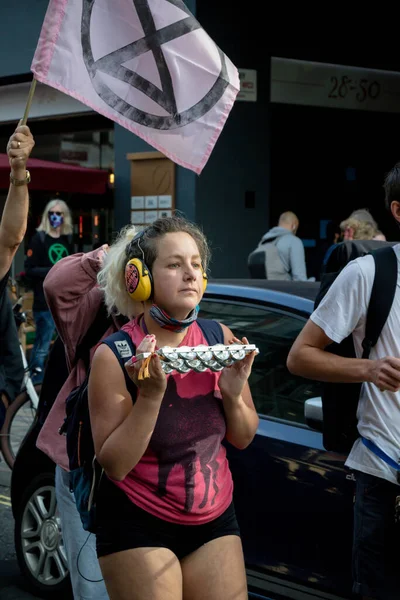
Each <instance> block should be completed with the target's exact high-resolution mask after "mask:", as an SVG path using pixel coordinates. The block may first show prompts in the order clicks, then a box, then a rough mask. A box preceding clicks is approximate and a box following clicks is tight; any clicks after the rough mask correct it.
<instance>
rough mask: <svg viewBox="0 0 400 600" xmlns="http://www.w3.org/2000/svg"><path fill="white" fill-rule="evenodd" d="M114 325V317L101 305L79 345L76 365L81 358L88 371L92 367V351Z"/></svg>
mask: <svg viewBox="0 0 400 600" xmlns="http://www.w3.org/2000/svg"><path fill="white" fill-rule="evenodd" d="M111 325H112V317H110V316H108V314H107V308H106V306H105V304H104V302H102V303H101V305H100V308H99V310H98V311H97V315H96V317H95V319H94V321H93V323H92V324H91V325H90V327H89V329H88V330H87V332H86V333H85V335H84V337H83V338H82V341H81V342H80V344H79V345H78V347H77V349H76V353H75V361H74V364H75V365H76V363H77V362H78V360H79V359H80V358H81V359H82V360H83V362H84V363H85V367H86V371H88V370H89V366H90V350H91V349H92V348H93V346H95V345H96V344H97V343H98V342H99V341H100V340H101V338H102V336H103V335H104V334H105V332H106V331H107V329H108V328H109V327H110V326H111Z"/></svg>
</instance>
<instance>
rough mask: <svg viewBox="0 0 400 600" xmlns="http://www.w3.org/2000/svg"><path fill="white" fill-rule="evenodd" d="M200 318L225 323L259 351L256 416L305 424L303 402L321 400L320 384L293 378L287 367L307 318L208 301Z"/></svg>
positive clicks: (254, 383)
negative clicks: (315, 398) (294, 343)
mask: <svg viewBox="0 0 400 600" xmlns="http://www.w3.org/2000/svg"><path fill="white" fill-rule="evenodd" d="M199 314H200V316H202V317H204V318H208V319H215V320H216V321H219V322H220V323H224V324H225V325H227V326H228V327H229V328H230V329H231V330H232V331H233V333H234V334H235V335H236V336H237V337H238V338H239V339H241V338H242V337H243V336H246V337H247V339H248V340H249V343H250V344H256V346H257V347H258V349H259V350H260V353H259V355H258V356H256V358H255V361H254V366H253V370H252V373H251V375H250V380H249V383H250V387H251V392H252V396H253V400H254V404H255V406H256V409H257V412H258V413H259V414H260V415H266V416H270V417H276V418H279V419H284V420H287V421H294V422H296V423H299V424H305V419H304V402H305V401H306V400H307V399H308V398H313V397H315V396H320V394H321V391H320V384H319V383H318V382H316V381H311V380H308V379H304V378H303V377H297V376H295V375H292V374H291V373H289V371H288V369H287V367H286V358H287V355H288V352H289V350H290V348H291V346H292V344H293V342H294V340H295V338H296V337H297V335H298V334H299V332H300V331H301V329H302V328H303V326H304V324H305V320H304V318H302V317H300V316H298V315H295V314H292V313H289V312H285V311H283V310H282V311H279V310H274V309H272V308H271V309H270V308H260V307H257V306H252V305H250V304H249V305H246V304H241V303H238V302H226V301H222V300H221V301H220V300H218V301H213V300H207V299H204V300H203V301H202V303H201V306H200V313H199Z"/></svg>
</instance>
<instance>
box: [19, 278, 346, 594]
mask: <svg viewBox="0 0 400 600" xmlns="http://www.w3.org/2000/svg"><path fill="white" fill-rule="evenodd" d="M317 290H318V284H317V283H308V282H306V283H301V282H268V281H264V280H262V281H256V280H249V281H247V280H235V281H230V280H229V281H228V280H218V281H210V283H209V285H208V287H207V292H206V294H205V297H204V299H203V301H202V303H201V316H204V317H209V318H212V319H216V320H218V321H220V322H222V323H225V324H226V325H227V326H228V327H230V328H231V329H232V330H233V332H234V333H235V334H236V335H237V336H238V337H239V338H241V337H242V336H244V335H245V336H246V337H247V338H248V339H249V342H250V343H252V344H256V345H257V346H258V348H259V350H260V354H259V355H258V356H257V357H256V359H255V362H254V367H253V371H252V374H251V378H250V386H251V390H252V395H253V399H254V403H255V405H256V408H257V411H258V413H259V416H260V425H259V429H258V431H257V435H256V437H255V439H254V441H253V442H252V444H251V445H250V446H249V447H248V448H247V449H246V450H236V449H235V448H233V447H231V446H229V445H228V456H229V462H230V466H231V469H232V472H233V477H234V484H235V504H236V511H237V515H238V520H239V524H240V527H241V532H242V540H243V546H244V553H245V559H246V566H247V573H248V582H249V590H250V597H251V598H278V597H280V598H285V599H286V598H293V599H297V600H305V599H311V598H312V599H322V598H323V599H325V600H328V599H330V600H333V599H338V598H340V599H343V598H349V597H351V594H350V591H351V544H352V503H353V493H354V481H353V476H352V474H351V473H349V472H348V471H347V470H346V469H345V468H344V460H345V457H344V456H340V455H337V454H333V453H329V452H326V451H325V450H324V448H323V446H322V434H321V433H320V432H319V431H317V430H316V429H318V428H320V427H321V422H320V419H321V401H320V389H319V384H318V383H317V382H314V381H309V380H307V379H303V378H301V377H296V376H294V375H291V374H290V373H289V371H288V370H287V368H286V358H287V354H288V352H289V349H290V347H291V345H292V343H293V341H294V340H295V338H296V337H297V335H298V333H299V332H300V330H301V329H302V327H303V326H304V324H305V322H306V320H307V319H308V317H309V315H310V313H311V311H312V309H313V302H314V298H315V296H316V293H317ZM306 403H307V404H306ZM305 408H306V409H307V422H306V416H305ZM307 423H308V424H307ZM309 424H311V425H312V426H313V429H311V428H310V427H309ZM39 430H40V423H39V422H38V420H36V421H35V422H34V424H33V426H32V428H31V430H30V432H29V434H28V436H27V437H26V439H25V441H24V443H23V445H22V446H21V449H20V451H19V453H18V455H17V458H16V462H15V466H14V470H13V477H12V489H11V498H12V507H13V512H14V516H15V519H16V529H15V543H16V549H17V556H18V561H19V565H20V568H21V570H22V572H23V573H24V574H25V576H26V577H27V579H28V580H29V582H30V584H31V586H32V588H33V590H34V591H36V593H37V594H38V595H42V594H43V595H44V593H46V595H47V594H49V593H50V594H51V592H54V597H55V598H59V597H61V595H63V594H65V593H66V595H67V596H68V595H69V586H68V571H67V568H66V560H65V552H64V548H63V544H62V535H61V531H60V532H59V535H58V537H57V544H56V546H55V547H50V548H49V547H48V546H46V544H44V535H43V532H44V531H47V529H49V527H47V525H46V523H47V522H49V525H51V527H52V529H54V528H56V529H57V527H59V525H60V524H59V521H58V519H57V513H56V503H55V495H54V464H53V463H52V462H51V461H50V460H49V459H48V458H47V457H46V456H45V455H44V454H42V453H41V452H40V451H39V450H37V449H36V446H35V443H36V438H37V435H38V432H39ZM38 503H40V504H41V505H42V506H44V507H47V509H48V510H46V511H43V512H42V516H40V523H39V522H36V521H35V519H36V517H35V515H37V511H36V512H35V510H34V508H35V506H37V505H38ZM43 516H44V518H43ZM36 520H38V519H36ZM39 557H40V560H38V558H39ZM42 571H43V572H42ZM221 600H223V599H221Z"/></svg>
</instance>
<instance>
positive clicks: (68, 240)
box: [25, 199, 73, 383]
mask: <svg viewBox="0 0 400 600" xmlns="http://www.w3.org/2000/svg"><path fill="white" fill-rule="evenodd" d="M72 251H73V245H72V218H71V212H70V210H69V208H68V205H67V204H66V203H65V202H64V200H59V199H55V200H50V202H48V203H47V205H46V207H45V209H44V211H43V214H42V219H41V222H40V225H39V227H38V228H37V230H36V233H35V235H34V236H33V238H32V239H31V241H30V244H29V248H28V251H27V257H26V260H25V272H26V276H27V277H28V279H29V280H30V281H31V282H32V288H33V307H32V308H33V318H34V320H35V342H34V345H33V348H32V353H31V357H30V367H31V369H32V370H33V377H32V379H33V382H34V383H41V382H42V380H43V371H44V364H45V360H46V357H47V354H48V351H49V348H50V344H51V340H52V337H53V334H54V330H55V325H54V321H53V318H52V316H51V313H50V311H49V308H48V306H47V302H46V298H45V295H44V291H43V281H44V278H45V277H46V275H47V273H48V272H49V271H50V269H51V267H52V266H53V265H54V264H55V263H56V262H58V261H59V260H60V259H61V258H64V257H65V256H69V254H71V252H72Z"/></svg>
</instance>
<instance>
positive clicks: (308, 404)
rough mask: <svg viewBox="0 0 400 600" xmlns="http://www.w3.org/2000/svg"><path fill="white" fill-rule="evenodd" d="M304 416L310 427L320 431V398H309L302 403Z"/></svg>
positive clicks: (321, 428)
mask: <svg viewBox="0 0 400 600" xmlns="http://www.w3.org/2000/svg"><path fill="white" fill-rule="evenodd" d="M304 417H305V420H306V423H307V425H308V426H309V427H310V429H315V430H316V431H319V432H321V433H322V431H323V416H322V400H321V398H309V399H308V400H306V401H305V403H304Z"/></svg>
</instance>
